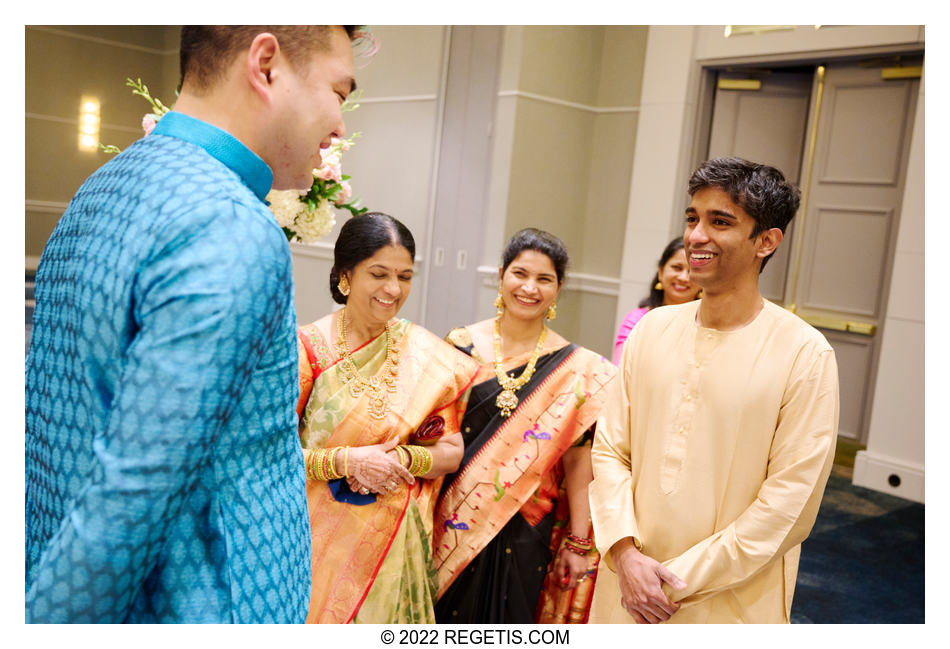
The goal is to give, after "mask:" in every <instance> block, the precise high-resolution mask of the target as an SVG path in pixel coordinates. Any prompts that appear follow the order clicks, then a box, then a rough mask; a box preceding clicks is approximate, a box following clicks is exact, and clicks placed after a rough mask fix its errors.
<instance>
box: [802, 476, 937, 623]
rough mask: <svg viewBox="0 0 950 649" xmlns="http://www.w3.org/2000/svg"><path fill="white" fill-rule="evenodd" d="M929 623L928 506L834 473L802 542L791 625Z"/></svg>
mask: <svg viewBox="0 0 950 649" xmlns="http://www.w3.org/2000/svg"><path fill="white" fill-rule="evenodd" d="M923 622H924V506H923V505H921V504H919V503H914V502H911V501H909V500H904V499H902V498H896V497H894V496H890V495H888V494H882V493H878V492H876V491H872V490H870V489H864V488H862V487H856V486H854V485H852V484H851V480H850V479H849V478H847V477H844V476H841V475H836V474H834V473H833V474H832V475H831V477H830V478H829V479H828V487H827V488H826V489H825V495H824V498H823V500H822V503H821V509H820V510H819V512H818V519H817V520H816V522H815V527H814V529H813V530H812V533H811V535H810V536H809V537H808V539H807V540H806V541H805V542H804V543H803V544H802V558H801V564H800V565H799V569H798V584H797V586H796V587H795V599H794V600H793V602H792V623H798V624H813V623H815V624H855V623H857V624H860V623H875V624H880V623H893V624H906V623H920V624H922V623H923Z"/></svg>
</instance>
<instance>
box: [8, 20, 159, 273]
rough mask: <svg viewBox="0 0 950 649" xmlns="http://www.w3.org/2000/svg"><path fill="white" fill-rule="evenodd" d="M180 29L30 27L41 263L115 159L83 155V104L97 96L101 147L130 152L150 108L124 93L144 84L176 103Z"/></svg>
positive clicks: (30, 146)
mask: <svg viewBox="0 0 950 649" xmlns="http://www.w3.org/2000/svg"><path fill="white" fill-rule="evenodd" d="M177 40H178V29H177V28H175V27H158V26H155V27H113V26H102V27H97V26H82V27H40V26H27V27H26V34H25V47H26V71H25V72H26V80H27V83H26V86H25V90H26V92H25V99H26V117H25V119H26V123H25V136H26V137H25V140H26V152H25V154H26V210H25V212H26V227H25V233H26V241H25V254H26V257H27V259H26V261H27V266H28V267H35V264H36V261H37V259H38V257H39V255H40V253H41V252H42V250H43V246H45V245H46V240H47V238H48V237H49V234H50V233H51V232H52V231H53V228H54V227H55V226H56V223H57V221H58V220H59V217H60V216H62V213H63V211H64V210H65V209H66V205H67V204H68V202H69V200H70V199H71V198H72V196H73V194H74V193H75V192H76V190H77V189H78V188H79V185H81V184H82V182H83V180H85V179H86V177H87V176H89V175H90V174H91V173H92V172H93V171H95V170H96V169H98V168H99V167H100V166H102V165H103V164H105V163H106V162H107V161H108V160H109V158H110V157H111V156H109V155H107V154H105V153H102V152H95V153H86V152H82V151H79V150H78V147H77V134H78V128H79V121H78V117H79V102H80V99H81V97H82V96H83V95H92V96H95V97H98V98H99V100H100V102H101V113H100V117H101V120H102V124H101V130H100V141H102V142H104V143H107V144H115V145H117V146H119V147H125V146H127V145H128V144H130V143H131V142H133V141H134V140H136V139H138V138H139V137H141V135H142V130H141V128H140V126H139V125H140V123H141V120H142V115H144V114H145V113H147V112H149V110H150V106H149V105H148V103H147V102H146V101H145V100H143V99H141V98H139V97H136V96H133V95H132V94H131V92H130V91H129V89H128V88H126V87H125V79H126V78H127V77H133V78H135V77H141V78H142V81H143V82H144V83H145V84H146V85H148V86H149V89H150V90H151V91H152V93H153V94H154V95H156V96H159V97H160V98H162V99H163V100H164V101H165V103H167V104H170V103H172V101H173V100H174V89H175V86H176V85H177V83H178V42H177Z"/></svg>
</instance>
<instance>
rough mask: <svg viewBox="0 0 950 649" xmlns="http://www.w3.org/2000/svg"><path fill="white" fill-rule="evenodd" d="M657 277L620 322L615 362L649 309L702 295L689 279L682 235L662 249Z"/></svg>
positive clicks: (618, 360)
mask: <svg viewBox="0 0 950 649" xmlns="http://www.w3.org/2000/svg"><path fill="white" fill-rule="evenodd" d="M656 280H657V281H656V283H655V284H654V285H653V287H652V288H651V289H650V294H649V295H647V296H646V297H645V298H643V300H641V301H640V304H638V305H637V308H636V309H634V310H633V311H631V312H630V313H628V314H627V317H625V318H624V319H623V322H622V323H621V324H620V329H619V330H618V331H617V340H616V342H614V359H613V360H614V365H620V353H621V352H622V351H623V342H624V341H625V340H626V339H627V336H629V335H630V331H631V330H632V329H633V327H634V325H636V324H637V323H638V322H639V321H640V318H642V317H643V316H644V314H646V312H647V311H649V310H650V309H654V308H656V307H658V306H666V305H669V304H683V303H684V302H689V301H690V300H695V299H696V298H697V297H699V292H700V290H701V289H700V288H699V286H697V285H696V284H693V283H692V282H691V281H690V279H689V264H687V263H686V251H685V250H684V249H683V237H677V238H675V239H673V240H672V241H670V242H669V243H668V244H667V245H666V248H664V249H663V254H662V255H660V262H659V264H657V269H656ZM650 281H653V280H652V279H651V280H650Z"/></svg>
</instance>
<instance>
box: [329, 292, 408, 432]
mask: <svg viewBox="0 0 950 649" xmlns="http://www.w3.org/2000/svg"><path fill="white" fill-rule="evenodd" d="M336 350H337V353H339V355H340V358H341V359H342V360H341V362H340V365H339V368H340V374H341V375H342V376H343V383H344V384H345V385H347V386H349V388H350V394H351V395H353V398H354V399H356V398H358V397H359V396H360V395H361V394H363V391H364V390H369V393H370V395H369V416H370V417H372V418H373V419H384V418H385V417H386V413H388V412H389V399H388V398H387V395H386V392H395V391H396V375H397V374H399V350H398V349H397V348H396V345H395V341H394V340H393V330H392V327H390V326H389V322H386V360H385V361H384V362H383V366H382V367H381V368H380V370H379V372H377V373H376V375H375V376H371V377H369V378H368V379H367V378H365V377H364V376H363V375H362V374H360V371H359V368H357V367H356V363H355V362H353V357H352V356H350V348H349V346H348V345H347V342H346V309H345V308H344V309H343V310H341V311H340V324H339V337H338V338H337V341H336ZM384 390H385V391H384Z"/></svg>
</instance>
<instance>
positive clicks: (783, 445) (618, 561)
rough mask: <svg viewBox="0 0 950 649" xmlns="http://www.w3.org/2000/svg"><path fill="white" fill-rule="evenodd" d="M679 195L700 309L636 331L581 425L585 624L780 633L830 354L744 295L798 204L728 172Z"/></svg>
mask: <svg viewBox="0 0 950 649" xmlns="http://www.w3.org/2000/svg"><path fill="white" fill-rule="evenodd" d="M689 193H690V196H691V197H692V198H691V201H690V206H689V207H688V208H687V210H686V231H685V234H684V240H685V243H686V252H687V258H688V259H689V263H690V274H691V279H692V281H694V282H696V283H697V284H699V285H700V286H702V288H703V296H702V299H701V300H699V301H695V302H691V303H688V304H684V305H679V306H672V307H662V308H657V309H653V310H651V311H650V312H649V313H647V315H646V316H644V317H643V319H642V320H641V321H640V322H639V323H638V324H637V326H636V327H635V328H634V330H633V332H632V334H631V336H630V337H629V338H628V340H627V342H626V344H625V345H624V350H623V356H622V359H621V363H620V367H621V371H620V376H619V380H617V381H614V382H613V384H612V386H611V390H612V396H611V397H608V402H607V406H606V408H605V410H604V411H603V413H602V414H601V417H600V421H599V422H598V424H597V435H596V437H595V441H594V445H593V449H592V461H593V467H594V481H593V482H592V483H591V487H590V500H591V516H592V518H593V522H594V535H595V538H596V540H597V545H598V547H599V548H600V549H601V550H602V551H603V552H604V553H605V560H606V564H607V568H602V569H601V570H600V572H599V574H598V577H597V584H596V587H595V591H594V600H593V604H592V607H591V616H590V621H591V622H594V623H604V622H639V623H644V622H647V623H655V622H664V621H667V620H668V621H670V622H708V623H719V622H755V623H762V622H788V621H789V611H790V610H791V603H792V595H793V591H794V587H795V578H796V573H797V570H798V558H799V553H800V544H801V542H802V541H803V540H804V539H805V538H806V537H807V536H808V533H809V531H810V530H811V527H812V525H813V524H814V522H815V517H816V515H817V513H818V505H819V503H820V502H821V495H822V492H823V490H824V486H825V482H826V481H827V479H828V473H829V471H830V469H831V462H832V458H833V456H834V448H835V439H836V433H837V428H838V375H837V367H836V364H835V359H834V352H833V350H832V348H831V346H830V345H829V344H828V342H827V341H826V340H825V338H824V337H823V336H822V335H821V334H820V333H819V332H818V331H817V330H815V329H813V328H812V327H810V326H809V325H807V324H806V323H805V322H804V321H802V320H801V319H800V318H798V317H797V316H795V315H793V314H792V313H789V312H787V311H785V310H784V309H783V308H781V307H779V306H776V305H774V304H772V303H771V302H767V301H765V300H764V299H763V298H762V296H761V294H760V293H759V290H758V276H759V272H760V270H761V268H762V266H763V265H764V263H765V261H766V260H767V258H768V256H769V255H771V254H772V253H773V252H774V251H775V249H776V248H777V246H778V245H779V243H781V241H782V236H783V233H784V230H785V227H786V226H787V224H788V222H789V220H791V218H792V216H793V215H794V214H795V211H796V210H797V209H798V202H799V193H798V190H797V189H796V188H795V187H793V186H791V185H790V184H788V183H787V182H786V181H785V179H784V177H783V176H782V174H781V172H779V171H778V170H776V169H773V168H771V167H767V166H763V165H757V164H754V163H749V162H747V161H744V160H740V159H738V158H730V159H718V160H711V161H708V162H706V163H704V164H703V165H702V166H701V167H700V168H699V169H698V170H697V171H696V172H695V173H694V174H693V177H692V178H691V179H690V183H689Z"/></svg>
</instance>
